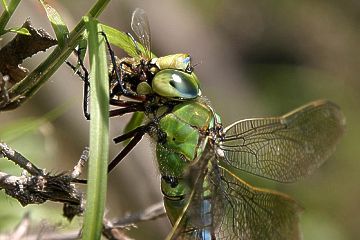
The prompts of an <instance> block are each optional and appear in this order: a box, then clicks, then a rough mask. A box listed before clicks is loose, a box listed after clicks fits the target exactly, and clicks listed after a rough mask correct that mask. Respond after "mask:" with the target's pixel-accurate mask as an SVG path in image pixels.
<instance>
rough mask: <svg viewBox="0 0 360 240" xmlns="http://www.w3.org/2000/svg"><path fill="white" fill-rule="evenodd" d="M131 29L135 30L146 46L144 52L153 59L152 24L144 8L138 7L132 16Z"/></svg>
mask: <svg viewBox="0 0 360 240" xmlns="http://www.w3.org/2000/svg"><path fill="white" fill-rule="evenodd" d="M131 29H132V30H133V31H134V33H135V34H136V36H137V37H138V39H139V40H140V43H141V44H142V45H143V46H144V48H145V51H144V52H143V54H144V55H145V56H144V57H146V58H147V59H151V34H150V25H149V20H148V18H147V15H146V12H145V11H144V9H141V8H136V9H135V11H134V12H133V14H132V18H131Z"/></svg>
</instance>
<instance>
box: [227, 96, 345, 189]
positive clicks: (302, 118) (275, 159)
mask: <svg viewBox="0 0 360 240" xmlns="http://www.w3.org/2000/svg"><path fill="white" fill-rule="evenodd" d="M344 127H345V118H344V116H343V114H342V112H341V111H340V109H339V107H338V106H336V105H335V104H334V103H332V102H329V101H323V100H321V101H315V102H312V103H310V104H308V105H305V106H303V107H301V108H298V109H296V110H294V111H292V112H290V113H288V114H286V115H284V116H282V117H275V118H255V119H248V120H242V121H239V122H236V123H234V124H232V125H230V126H229V127H227V128H226V129H225V130H224V131H225V137H224V139H223V141H222V142H221V144H220V148H221V149H222V150H223V151H224V155H225V162H226V163H227V164H229V165H231V166H233V167H235V168H237V169H240V170H243V171H246V172H249V173H252V174H256V175H259V176H262V177H266V178H270V179H273V180H277V181H280V182H292V181H296V180H297V179H299V178H301V177H303V176H306V175H308V174H310V173H311V172H312V171H313V170H314V169H316V168H317V167H319V166H320V165H321V164H322V163H323V162H324V161H325V160H326V159H327V158H328V157H329V156H330V154H331V153H332V152H333V151H334V149H335V146H336V144H337V142H338V140H339V138H340V137H341V136H342V134H343V131H344Z"/></svg>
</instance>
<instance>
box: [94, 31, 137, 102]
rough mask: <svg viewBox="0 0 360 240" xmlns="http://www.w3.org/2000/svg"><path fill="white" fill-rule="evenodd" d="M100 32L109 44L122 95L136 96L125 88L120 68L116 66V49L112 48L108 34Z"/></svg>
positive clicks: (107, 44)
mask: <svg viewBox="0 0 360 240" xmlns="http://www.w3.org/2000/svg"><path fill="white" fill-rule="evenodd" d="M100 33H101V35H102V36H103V37H104V39H105V42H106V46H107V48H108V51H109V54H110V59H111V64H112V65H113V71H114V72H115V76H116V81H117V82H118V85H119V87H120V91H121V95H123V96H136V94H134V93H133V92H130V91H128V90H127V89H125V88H124V86H123V83H122V78H121V74H120V72H119V69H118V68H117V67H116V59H115V53H114V51H113V50H112V48H111V46H110V42H109V40H108V38H107V36H106V34H105V33H104V32H100Z"/></svg>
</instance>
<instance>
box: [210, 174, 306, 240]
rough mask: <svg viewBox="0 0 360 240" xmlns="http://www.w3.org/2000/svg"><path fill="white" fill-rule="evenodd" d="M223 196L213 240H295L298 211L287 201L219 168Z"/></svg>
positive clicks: (295, 205)
mask: <svg viewBox="0 0 360 240" xmlns="http://www.w3.org/2000/svg"><path fill="white" fill-rule="evenodd" d="M220 172H221V179H222V181H221V186H222V187H221V188H220V189H221V191H223V194H224V195H225V200H224V203H223V204H222V207H223V208H222V209H221V211H222V213H223V216H222V219H220V221H219V222H218V223H217V232H216V233H217V234H216V239H222V240H225V239H226V240H230V239H244V240H257V239H263V240H299V239H301V237H300V231H299V224H298V222H299V212H300V211H301V210H302V209H301V207H300V206H299V205H298V204H297V203H296V202H295V201H294V200H293V199H291V198H290V197H288V196H286V195H284V194H281V193H277V192H274V191H269V190H265V189H259V188H255V187H252V186H250V185H249V184H247V183H245V182H244V181H243V180H241V179H240V178H238V177H237V176H236V175H234V174H233V173H232V172H231V171H229V170H227V169H226V168H221V170H220Z"/></svg>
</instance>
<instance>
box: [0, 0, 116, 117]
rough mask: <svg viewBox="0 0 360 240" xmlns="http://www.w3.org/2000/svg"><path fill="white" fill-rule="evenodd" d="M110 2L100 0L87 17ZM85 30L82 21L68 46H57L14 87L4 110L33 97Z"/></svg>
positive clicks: (97, 14) (69, 40)
mask: <svg viewBox="0 0 360 240" xmlns="http://www.w3.org/2000/svg"><path fill="white" fill-rule="evenodd" d="M109 1H110V0H98V1H97V2H96V3H95V5H94V6H93V7H92V8H91V9H90V11H89V12H88V13H87V15H86V16H88V17H94V18H96V17H98V16H99V15H100V13H101V12H102V11H103V9H104V8H105V7H106V5H107V4H108V3H109ZM84 30H85V23H84V21H83V20H81V21H80V22H79V23H78V24H77V26H76V27H75V28H74V30H73V31H71V33H70V35H69V38H68V39H67V44H65V45H64V46H57V47H56V48H55V49H54V51H53V52H52V53H51V54H50V55H49V56H48V57H47V58H46V59H45V61H43V62H42V63H41V64H40V65H39V66H38V67H37V68H36V69H35V70H34V71H32V72H31V73H30V74H29V75H28V76H27V77H26V78H24V79H23V80H22V81H21V82H19V83H17V84H16V85H14V86H13V87H12V88H11V89H10V90H9V96H10V102H9V104H8V105H7V106H6V107H5V108H4V109H2V110H11V109H14V108H17V107H18V106H20V105H21V104H22V103H23V102H25V101H26V100H27V99H29V98H30V97H31V96H33V95H34V94H35V93H36V92H37V91H38V90H39V89H40V87H41V86H42V85H43V84H44V83H45V82H46V81H47V80H48V79H49V78H50V76H51V75H52V74H53V73H54V72H55V71H56V70H57V69H58V68H59V67H60V66H61V65H62V64H63V63H64V61H65V60H66V59H67V58H68V57H69V55H70V54H71V52H72V51H73V49H74V48H75V46H76V45H77V44H78V42H79V40H80V39H81V36H82V33H83V31H84Z"/></svg>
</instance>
